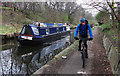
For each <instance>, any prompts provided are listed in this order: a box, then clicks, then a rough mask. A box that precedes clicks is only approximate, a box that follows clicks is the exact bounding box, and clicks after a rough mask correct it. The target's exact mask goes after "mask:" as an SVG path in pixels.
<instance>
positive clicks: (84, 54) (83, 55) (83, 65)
mask: <svg viewBox="0 0 120 76" xmlns="http://www.w3.org/2000/svg"><path fill="white" fill-rule="evenodd" d="M85 58H86V53H85V49H83V51H82V61H83V64H82V67H83V68H84V67H85Z"/></svg>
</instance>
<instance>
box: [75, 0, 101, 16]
mask: <svg viewBox="0 0 120 76" xmlns="http://www.w3.org/2000/svg"><path fill="white" fill-rule="evenodd" d="M89 1H90V0H76V2H77V4H80V5H82V7H83V8H85V9H86V11H88V12H89V13H91V14H92V15H93V16H95V15H96V14H97V13H98V12H99V11H98V10H97V9H95V8H93V7H91V6H88V5H85V2H87V3H88V2H89ZM97 1H102V0H97Z"/></svg>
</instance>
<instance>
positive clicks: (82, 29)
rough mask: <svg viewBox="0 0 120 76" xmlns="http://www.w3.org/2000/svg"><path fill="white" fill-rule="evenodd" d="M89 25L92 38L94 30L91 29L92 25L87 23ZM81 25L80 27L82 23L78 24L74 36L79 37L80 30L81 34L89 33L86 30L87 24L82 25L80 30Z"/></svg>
mask: <svg viewBox="0 0 120 76" xmlns="http://www.w3.org/2000/svg"><path fill="white" fill-rule="evenodd" d="M87 26H88V30H89V35H90V38H93V35H92V31H91V27H90V25H89V24H87ZM79 27H80V24H78V26H77V28H76V30H75V33H74V37H77V34H78V32H79V34H81V35H85V34H87V31H86V30H87V28H86V25H84V26H83V25H82V26H81V30H80V31H79Z"/></svg>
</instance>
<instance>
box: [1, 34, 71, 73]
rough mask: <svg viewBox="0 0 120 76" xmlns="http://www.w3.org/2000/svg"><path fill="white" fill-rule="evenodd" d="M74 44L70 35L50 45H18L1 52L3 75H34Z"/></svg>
mask: <svg viewBox="0 0 120 76" xmlns="http://www.w3.org/2000/svg"><path fill="white" fill-rule="evenodd" d="M72 42H73V39H72V36H71V34H70V35H67V36H64V37H62V39H60V40H57V41H54V42H52V43H51V44H50V45H43V46H41V45H38V46H20V45H19V44H18V43H17V45H14V46H13V47H11V48H10V49H7V50H3V51H1V52H0V54H1V74H32V73H33V72H35V71H36V70H38V69H39V68H40V67H41V66H43V65H44V64H46V63H47V62H48V61H49V60H51V59H52V58H53V57H54V56H55V55H56V54H58V53H59V52H61V51H62V50H63V49H65V48H66V47H67V46H69V45H70V44H72Z"/></svg>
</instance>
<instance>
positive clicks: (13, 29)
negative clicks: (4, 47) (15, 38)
mask: <svg viewBox="0 0 120 76" xmlns="http://www.w3.org/2000/svg"><path fill="white" fill-rule="evenodd" d="M21 29H22V26H13V25H2V27H1V28H0V30H1V31H0V34H12V33H19V32H20V31H21Z"/></svg>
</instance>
